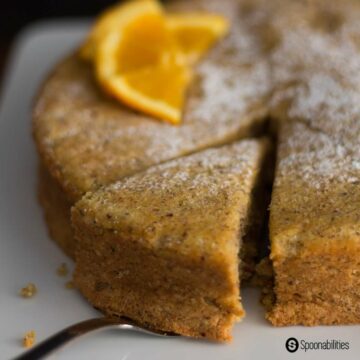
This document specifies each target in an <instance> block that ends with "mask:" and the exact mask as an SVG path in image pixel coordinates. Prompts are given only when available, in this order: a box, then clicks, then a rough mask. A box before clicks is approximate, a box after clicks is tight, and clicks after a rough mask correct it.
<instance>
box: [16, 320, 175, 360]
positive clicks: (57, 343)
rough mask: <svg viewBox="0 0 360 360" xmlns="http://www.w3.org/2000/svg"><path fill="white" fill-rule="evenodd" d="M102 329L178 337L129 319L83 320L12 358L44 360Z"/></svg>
mask: <svg viewBox="0 0 360 360" xmlns="http://www.w3.org/2000/svg"><path fill="white" fill-rule="evenodd" d="M102 329H120V330H133V331H139V332H142V333H146V334H151V335H156V336H164V337H166V336H179V335H177V334H174V333H170V332H165V331H160V330H154V329H149V328H146V327H144V326H142V325H139V324H136V323H135V322H133V321H132V320H130V319H126V318H105V317H104V318H95V319H90V320H85V321H82V322H79V323H77V324H74V325H72V326H69V327H67V328H65V329H64V330H62V331H60V332H58V333H57V334H55V335H53V336H51V337H49V338H48V339H46V340H44V341H43V342H41V343H39V344H38V345H36V346H34V347H33V348H31V349H30V350H28V351H26V352H25V353H24V354H22V355H20V356H18V357H16V358H14V360H37V359H44V358H45V357H47V356H48V355H50V354H51V353H53V352H54V351H55V350H58V349H59V348H61V347H62V346H63V345H65V344H67V343H68V342H70V341H71V340H74V339H76V338H78V337H80V336H82V335H85V334H87V333H89V332H93V331H99V330H102Z"/></svg>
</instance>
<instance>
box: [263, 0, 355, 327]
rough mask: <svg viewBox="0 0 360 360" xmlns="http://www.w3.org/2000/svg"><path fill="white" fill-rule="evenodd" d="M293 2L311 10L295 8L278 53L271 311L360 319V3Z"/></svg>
mask: <svg viewBox="0 0 360 360" xmlns="http://www.w3.org/2000/svg"><path fill="white" fill-rule="evenodd" d="M294 4H295V6H296V8H297V7H299V6H300V7H304V10H303V11H302V14H303V15H304V16H301V17H300V16H299V13H301V12H300V11H299V10H296V8H295V10H294V11H293V12H292V14H293V16H291V17H290V16H289V8H286V12H285V13H284V14H282V21H284V23H285V25H286V26H283V27H278V29H279V32H280V33H281V38H282V44H281V46H279V47H278V48H277V49H276V51H275V52H274V54H273V58H272V60H273V63H274V64H273V65H274V69H275V71H274V74H273V75H274V78H275V79H277V80H278V82H279V83H281V84H282V87H280V88H279V89H278V91H277V93H276V94H275V99H274V101H273V102H272V106H273V107H272V109H271V110H272V116H273V117H275V118H276V119H277V120H278V124H279V141H278V151H277V167H276V171H275V181H274V187H273V193H272V200H271V207H270V242H271V255H270V256H271V259H272V262H273V268H274V276H275V287H274V293H275V304H274V306H273V308H272V310H271V311H270V313H269V314H268V319H269V320H270V321H271V322H272V324H274V325H278V326H282V325H296V324H303V325H320V324H351V323H359V322H360V301H359V299H360V260H359V259H360V162H359V160H360V148H359V139H360V121H359V120H360V119H359V117H360V85H359V84H360V71H359V70H360V61H359V59H360V58H359V47H358V41H357V39H359V35H360V33H359V27H358V26H357V25H358V23H359V21H358V19H359V15H360V3H359V2H357V1H355V2H354V1H343V2H332V3H331V4H329V2H328V1H314V2H311V3H300V2H296V3H295V2H294ZM305 10H306V11H305ZM305 15H306V16H305ZM277 16H278V17H281V12H278V13H277ZM280 23H281V22H280ZM283 25H284V24H283ZM304 49H306V56H304Z"/></svg>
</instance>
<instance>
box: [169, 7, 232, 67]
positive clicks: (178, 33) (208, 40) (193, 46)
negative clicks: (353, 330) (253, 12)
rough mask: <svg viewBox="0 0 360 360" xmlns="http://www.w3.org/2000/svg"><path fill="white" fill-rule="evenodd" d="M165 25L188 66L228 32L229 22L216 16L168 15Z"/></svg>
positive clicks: (197, 14)
mask: <svg viewBox="0 0 360 360" xmlns="http://www.w3.org/2000/svg"><path fill="white" fill-rule="evenodd" d="M166 23H167V26H168V28H169V30H170V31H171V33H172V36H173V37H174V39H175V41H176V43H177V46H178V48H179V49H180V51H182V53H183V54H184V55H185V56H186V58H187V60H188V62H189V63H190V64H193V63H194V62H196V61H198V60H199V58H200V57H201V56H202V55H203V54H205V53H206V52H207V51H208V50H209V48H210V47H211V46H212V45H213V44H214V43H215V42H216V41H217V40H218V39H219V38H222V37H223V36H225V35H226V33H227V32H228V30H229V22H228V21H227V20H226V19H225V18H224V17H222V16H220V15H216V14H203V13H184V14H169V15H167V17H166Z"/></svg>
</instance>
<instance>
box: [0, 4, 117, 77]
mask: <svg viewBox="0 0 360 360" xmlns="http://www.w3.org/2000/svg"><path fill="white" fill-rule="evenodd" d="M0 1H1V2H0V80H1V77H2V71H3V68H4V64H5V62H6V58H7V55H8V53H9V49H10V47H11V43H12V41H13V39H14V37H15V36H16V34H17V33H18V32H19V31H21V29H23V28H24V27H25V26H26V25H28V24H29V23H31V22H33V21H37V20H42V19H51V18H59V17H91V16H95V15H97V14H98V13H99V12H100V11H102V10H103V9H104V8H106V7H107V6H109V5H111V4H114V3H117V2H118V1H114V0H29V1H20V0H0Z"/></svg>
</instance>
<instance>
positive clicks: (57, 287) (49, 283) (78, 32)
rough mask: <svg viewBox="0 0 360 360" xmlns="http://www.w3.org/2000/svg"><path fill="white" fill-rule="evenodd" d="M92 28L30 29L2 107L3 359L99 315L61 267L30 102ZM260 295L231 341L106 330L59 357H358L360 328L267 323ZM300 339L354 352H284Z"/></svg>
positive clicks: (249, 293) (251, 297) (248, 292)
mask: <svg viewBox="0 0 360 360" xmlns="http://www.w3.org/2000/svg"><path fill="white" fill-rule="evenodd" d="M87 28H88V26H87V22H83V21H52V22H44V23H39V24H37V25H33V26H32V27H30V28H28V29H27V30H26V31H24V32H23V33H22V35H21V36H20V37H19V38H18V41H17V42H16V46H15V47H14V51H13V53H12V56H11V57H10V61H9V66H8V69H7V72H6V79H5V80H6V81H5V83H4V86H3V89H2V90H3V92H2V94H3V97H2V102H1V107H0V349H1V353H0V357H1V358H4V359H7V358H9V357H12V356H15V355H18V354H19V353H21V352H22V351H23V349H22V347H21V338H22V336H23V334H24V333H25V332H26V331H28V330H31V329H33V330H35V331H36V333H37V341H41V340H42V339H44V338H46V337H47V336H49V335H51V334H53V333H54V332H57V331H59V330H61V329H62V328H64V327H66V326H68V325H70V324H73V323H75V322H78V321H80V320H84V319H87V318H91V317H94V316H96V315H98V313H97V312H96V311H95V310H94V309H93V308H92V307H91V306H90V305H89V304H88V303H87V302H86V301H85V300H83V299H82V297H81V296H80V295H79V294H78V292H77V291H76V290H68V289H66V288H65V286H64V284H65V282H66V281H67V280H68V279H65V278H62V277H59V276H57V275H56V268H57V267H58V266H59V264H60V263H62V262H66V263H67V264H68V265H69V266H70V267H71V268H72V264H71V261H70V260H68V259H67V258H66V257H65V256H64V255H63V254H62V253H61V251H60V250H59V249H58V248H57V247H56V246H55V244H54V243H53V242H52V241H50V239H49V237H48V235H47V232H46V228H45V224H44V221H43V216H42V212H41V209H40V207H39V205H38V203H37V197H36V166H37V158H36V154H35V150H34V146H33V142H32V139H31V106H32V101H33V98H34V96H35V94H36V91H37V89H38V87H39V85H40V83H41V81H42V80H43V79H44V76H46V74H47V73H48V71H49V70H50V69H51V67H52V66H53V65H54V64H55V63H56V62H57V61H59V60H60V59H61V57H63V56H64V55H65V54H67V53H68V52H69V51H71V49H73V48H74V47H75V46H76V45H77V44H78V43H79V41H80V40H81V39H82V38H83V37H84V35H85V33H86V30H87ZM28 282H34V283H35V284H36V285H37V287H38V289H39V292H38V294H37V295H36V296H35V297H34V298H32V299H23V298H21V297H20V296H19V295H18V292H19V289H20V288H21V287H22V286H24V285H25V284H26V283H28ZM258 296H259V294H258V291H257V290H254V289H245V290H244V291H243V300H244V305H245V309H246V311H247V317H246V318H245V320H244V321H243V322H242V323H240V324H238V325H236V326H235V328H234V332H233V335H234V340H233V342H232V343H231V344H229V345H220V344H214V343H209V342H206V341H196V340H191V339H185V338H166V339H163V338H157V337H152V336H147V335H143V334H136V333H131V332H120V331H105V332H101V333H96V334H93V335H89V336H87V337H85V338H83V339H81V340H79V341H77V342H75V343H73V344H70V345H69V346H67V347H65V348H64V349H63V350H61V351H60V352H58V353H57V354H56V356H55V357H56V358H57V359H86V360H89V359H124V360H125V359H127V360H130V359H131V360H136V359H137V360H138V359H148V360H151V359H169V358H171V359H172V360H177V359H179V360H180V359H207V360H211V359H291V358H294V359H300V358H306V359H310V358H316V359H337V358H339V357H341V358H344V359H360V326H336V327H315V328H305V327H287V328H273V327H272V326H270V324H269V323H267V322H266V320H265V319H264V310H263V309H262V307H261V306H260V305H259V303H258ZM289 337H295V338H297V339H298V340H299V341H300V340H305V341H326V340H341V341H343V342H349V345H350V349H349V350H342V351H341V350H317V351H314V350H313V351H307V352H305V351H304V350H301V349H299V350H298V351H297V352H296V353H292V354H290V353H289V352H287V350H286V348H285V342H286V340H287V339H288V338H289Z"/></svg>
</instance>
